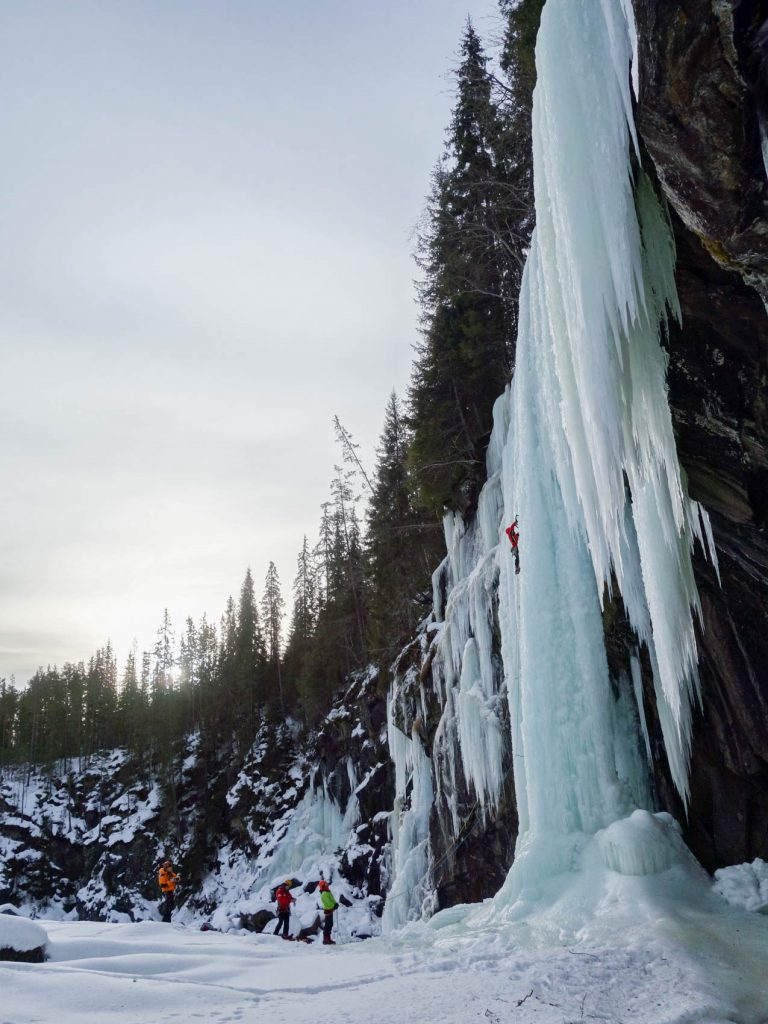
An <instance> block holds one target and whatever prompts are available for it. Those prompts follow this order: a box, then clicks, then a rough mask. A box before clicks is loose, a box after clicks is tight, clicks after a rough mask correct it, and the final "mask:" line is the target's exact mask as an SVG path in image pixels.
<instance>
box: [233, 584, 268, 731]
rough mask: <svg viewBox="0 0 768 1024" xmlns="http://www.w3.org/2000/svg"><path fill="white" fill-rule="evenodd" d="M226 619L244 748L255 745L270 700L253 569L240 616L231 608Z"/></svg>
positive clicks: (235, 711) (236, 715)
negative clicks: (253, 743)
mask: <svg viewBox="0 0 768 1024" xmlns="http://www.w3.org/2000/svg"><path fill="white" fill-rule="evenodd" d="M225 620H226V627H225V633H224V637H223V642H224V645H225V649H228V648H229V647H230V646H231V647H232V653H231V658H232V661H231V672H232V686H231V690H232V694H233V697H234V701H233V706H232V709H231V710H232V713H233V714H234V724H235V732H236V733H237V736H238V740H239V743H240V746H241V748H242V749H244V748H246V747H248V746H250V744H251V743H252V742H253V738H254V736H255V735H256V730H257V728H258V725H259V722H260V721H261V715H262V711H263V705H264V700H265V698H266V686H265V679H264V675H265V666H266V660H267V659H266V650H265V647H264V635H263V633H262V630H261V623H260V622H259V613H258V610H257V608H256V597H255V593H254V587H253V576H252V575H251V570H250V569H248V570H247V571H246V573H245V578H244V580H243V585H242V587H241V588H240V602H239V604H238V610H237V615H236V616H235V612H234V606H233V605H228V606H227V614H226V616H225ZM232 630H234V635H232ZM233 641H234V643H233ZM229 657H230V655H229V653H227V656H226V657H225V658H224V659H222V669H223V670H224V671H225V672H226V670H227V669H229V667H230V665H229ZM225 679H226V676H225Z"/></svg>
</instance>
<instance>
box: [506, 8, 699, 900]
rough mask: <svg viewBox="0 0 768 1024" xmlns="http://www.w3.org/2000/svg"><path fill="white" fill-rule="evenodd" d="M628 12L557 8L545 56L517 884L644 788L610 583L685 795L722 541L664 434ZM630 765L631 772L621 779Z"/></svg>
mask: <svg viewBox="0 0 768 1024" xmlns="http://www.w3.org/2000/svg"><path fill="white" fill-rule="evenodd" d="M631 19H632V13H631V5H630V4H629V3H626V2H624V0H548V2H547V4H546V7H545V9H544V12H543V17H542V23H541V29H540V33H539V38H538V43H537V49H536V63H537V76H538V77H537V83H538V84H537V86H536V91H535V94H534V110H533V152H534V181H535V199H536V225H537V226H536V232H535V236H534V239H533V243H532V246H531V252H530V256H529V259H528V263H527V267H526V271H525V275H524V283H523V289H522V293H521V302H520V330H519V336H518V344H517V366H516V373H515V380H514V382H513V387H512V392H511V397H510V420H511V422H510V428H509V433H508V436H507V441H506V445H505V449H504V471H503V493H504V499H505V518H506V519H507V520H511V519H512V518H513V517H514V516H515V515H519V518H520V523H521V536H522V546H521V558H522V573H521V575H520V576H515V575H514V571H513V566H512V560H511V558H506V559H504V558H502V559H501V560H500V565H501V578H500V622H501V631H502V650H503V656H504V664H505V671H506V675H507V680H508V686H509V695H510V708H511V713H512V728H513V747H514V753H515V786H516V791H517V797H518V805H519V811H520V823H521V838H520V842H519V847H518V858H517V860H518V861H519V862H520V863H519V864H518V865H516V868H515V869H514V871H515V873H516V874H517V876H518V880H519V879H520V878H521V877H523V876H524V875H525V873H526V871H529V870H534V871H536V872H539V873H541V872H544V873H548V872H549V871H555V870H562V869H564V868H566V867H567V866H568V863H569V861H570V859H571V858H572V856H573V843H572V842H569V841H567V837H569V836H571V837H573V836H577V835H579V834H583V833H593V832H595V831H596V830H597V829H599V828H602V827H605V826H607V825H608V824H610V822H612V821H614V820H616V819H617V818H619V817H621V816H623V815H625V814H627V813H629V812H631V810H632V809H633V806H635V805H636V803H637V802H638V795H639V794H642V793H643V792H644V786H643V784H642V779H641V778H640V777H639V774H640V773H641V772H642V770H643V769H642V760H641V759H640V758H634V759H627V758H624V759H623V760H622V759H621V758H617V756H616V753H617V744H622V743H625V742H628V740H627V737H626V736H622V735H621V734H620V732H621V730H619V729H618V727H617V723H618V722H619V721H620V719H619V718H617V716H616V714H615V711H614V709H613V708H612V704H611V701H612V697H611V687H610V681H609V676H608V666H607V662H606V654H605V647H604V641H603V626H602V621H601V614H600V611H601V602H602V600H603V594H604V589H605V587H606V586H610V585H611V581H612V577H614V578H615V580H616V584H617V586H618V589H619V591H620V593H621V595H622V598H623V600H624V604H625V606H626V609H627V613H628V615H629V617H630V620H631V622H632V625H633V626H634V628H635V630H636V632H637V634H638V636H639V638H640V640H641V641H643V642H645V643H646V644H647V645H648V648H649V652H650V660H651V664H652V666H653V669H654V676H655V683H656V695H657V701H658V704H659V710H660V717H661V721H662V727H663V730H664V738H665V743H666V747H667V751H668V756H669V762H670V766H671V770H672V773H673V776H674V779H675V783H676V785H677V787H678V789H679V791H680V793H681V794H682V795H683V797H684V798H686V796H687V792H688V781H687V758H688V748H689V743H690V705H691V700H692V698H693V696H694V694H695V693H696V692H697V674H696V664H697V655H696V643H695V635H694V618H695V616H696V614H697V613H698V612H699V603H698V595H697V592H696V587H695V583H694V578H693V570H692V566H691V551H692V548H693V544H694V540H695V539H697V538H698V539H699V540H700V541H703V539H704V538H706V539H707V541H708V542H710V534H709V529H708V521H707V518H706V513H704V511H703V510H702V509H700V508H699V506H698V505H696V504H695V503H694V502H692V501H690V499H689V498H688V496H687V494H686V491H685V487H684V485H683V482H682V480H681V475H680V468H679V465H678V460H677V453H676V449H675V443H674V437H673V433H672V422H671V415H670V410H669V404H668V400H667V390H666V366H667V360H666V355H665V353H664V350H663V348H662V347H661V344H660V341H659V335H660V330H661V329H663V327H664V325H665V320H666V316H667V311H668V310H669V311H671V312H672V313H673V315H675V316H678V315H679V310H678V305H677V298H676V293H675V286H674V276H673V271H674V257H675V254H674V247H673V242H672V238H671V233H670V230H669V226H668V223H667V221H666V218H665V215H664V213H663V210H662V209H661V207H660V206H659V203H658V201H657V200H656V198H655V196H654V194H653V191H652V188H651V186H650V183H649V182H648V180H647V179H646V178H645V177H644V176H643V175H642V173H641V172H638V174H637V175H633V171H632V163H631V154H632V151H633V150H634V152H635V153H637V141H636V136H635V129H634V124H633V120H632V105H631V95H630V65H631V61H632V56H633V47H634V42H635V34H634V25H633V22H632V20H631ZM710 546H711V544H710ZM636 731H637V732H638V733H639V729H638V730H636ZM620 761H622V763H624V765H625V766H628V765H631V764H634V765H636V774H637V775H638V777H637V778H630V779H624V780H623V781H622V779H621V778H620V776H619V774H618V773H617V768H616V766H617V764H618V763H619V762H620ZM558 837H559V838H558ZM526 864H527V865H528V866H527V867H526ZM534 864H535V867H531V865H534Z"/></svg>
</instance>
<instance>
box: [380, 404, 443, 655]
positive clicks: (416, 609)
mask: <svg viewBox="0 0 768 1024" xmlns="http://www.w3.org/2000/svg"><path fill="white" fill-rule="evenodd" d="M409 443H410V433H409V431H408V428H407V424H406V421H405V417H404V415H403V411H402V408H401V405H400V402H399V400H398V398H397V395H396V394H395V392H394V391H393V392H392V394H391V395H390V398H389V402H388V403H387V408H386V412H385V417H384V427H383V430H382V434H381V438H380V440H379V445H378V448H377V459H376V471H375V474H374V480H373V491H372V494H371V498H370V502H369V505H368V513H367V522H368V526H367V530H366V543H365V551H366V558H367V575H368V579H369V584H370V585H369V588H368V593H369V598H368V602H369V622H368V637H369V647H370V649H371V653H372V655H373V657H374V659H375V660H376V661H378V662H379V663H381V664H382V665H384V666H388V665H389V664H390V662H391V661H392V659H393V658H394V657H395V656H396V654H397V653H398V651H399V650H400V649H401V647H402V646H403V644H404V643H405V642H406V641H407V640H408V638H409V637H410V635H411V634H412V632H413V630H414V628H415V626H416V625H417V623H418V621H419V619H420V618H422V617H423V615H424V614H425V612H426V604H425V601H426V598H425V594H426V592H428V591H429V584H430V576H431V572H432V569H433V568H434V565H435V564H436V562H437V560H438V550H437V545H438V544H439V543H440V541H441V539H442V536H441V535H440V534H439V533H438V531H436V530H435V529H430V528H429V527H430V524H429V523H428V522H427V521H426V520H425V517H424V515H423V513H422V512H421V511H420V510H419V509H418V508H417V507H416V506H415V503H414V494H413V483H412V475H411V473H410V471H409V468H408V449H409ZM420 596H421V597H422V599H423V600H422V602H420V601H419V597H420Z"/></svg>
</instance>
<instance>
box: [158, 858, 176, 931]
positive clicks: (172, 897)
mask: <svg viewBox="0 0 768 1024" xmlns="http://www.w3.org/2000/svg"><path fill="white" fill-rule="evenodd" d="M178 880H179V876H178V875H177V874H176V872H175V871H174V870H173V864H171V862H170V861H169V860H164V861H163V863H162V864H161V865H160V870H159V871H158V873H157V884H158V885H159V886H160V892H161V893H162V894H163V898H162V900H161V901H160V913H161V914H162V918H163V921H165V923H166V924H170V923H171V914H172V913H173V907H174V904H175V902H176V883H177V882H178Z"/></svg>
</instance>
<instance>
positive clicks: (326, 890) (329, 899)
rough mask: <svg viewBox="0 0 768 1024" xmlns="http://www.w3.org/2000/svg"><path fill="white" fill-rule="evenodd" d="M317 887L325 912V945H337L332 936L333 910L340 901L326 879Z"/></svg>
mask: <svg viewBox="0 0 768 1024" xmlns="http://www.w3.org/2000/svg"><path fill="white" fill-rule="evenodd" d="M317 888H318V889H319V890H320V903H321V904H322V907H323V913H324V914H325V920H324V921H323V945H324V946H335V945H336V943H335V942H334V941H333V939H332V938H331V931H332V930H333V912H334V910H335V909H336V907H338V903H337V902H336V900H335V899H334V897H333V893H332V892H331V889H330V886H329V885H328V883H327V882H326V881H325V879H323V881H322V882H321V883H320V885H318V887H317Z"/></svg>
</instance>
